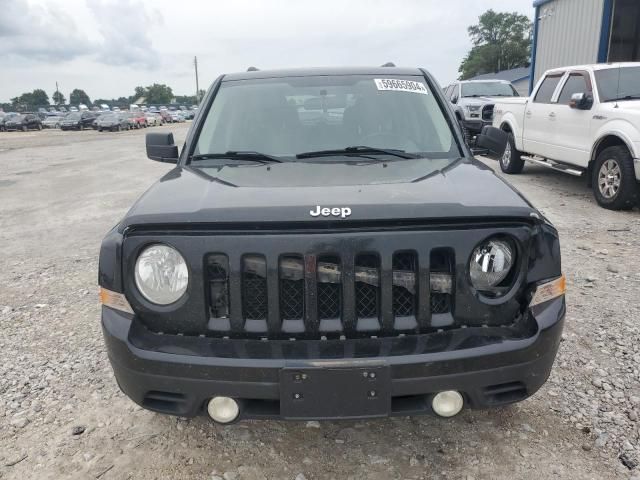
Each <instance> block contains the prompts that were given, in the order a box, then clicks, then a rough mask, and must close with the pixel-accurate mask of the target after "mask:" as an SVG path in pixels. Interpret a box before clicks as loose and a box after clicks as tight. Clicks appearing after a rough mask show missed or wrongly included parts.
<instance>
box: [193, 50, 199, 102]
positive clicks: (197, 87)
mask: <svg viewBox="0 0 640 480" xmlns="http://www.w3.org/2000/svg"><path fill="white" fill-rule="evenodd" d="M193 66H194V67H195V69H196V104H198V105H199V104H200V85H198V57H193Z"/></svg>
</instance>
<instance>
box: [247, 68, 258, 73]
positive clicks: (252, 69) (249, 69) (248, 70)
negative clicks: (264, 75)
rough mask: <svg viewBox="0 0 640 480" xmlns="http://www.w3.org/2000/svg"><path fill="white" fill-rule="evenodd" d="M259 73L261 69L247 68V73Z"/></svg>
mask: <svg viewBox="0 0 640 480" xmlns="http://www.w3.org/2000/svg"><path fill="white" fill-rule="evenodd" d="M258 71H260V69H259V68H256V67H249V68H247V72H258Z"/></svg>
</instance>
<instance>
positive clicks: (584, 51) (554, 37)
mask: <svg viewBox="0 0 640 480" xmlns="http://www.w3.org/2000/svg"><path fill="white" fill-rule="evenodd" d="M603 7H604V0H554V1H552V2H549V3H546V4H544V5H542V6H541V7H540V8H539V12H538V38H537V49H536V59H535V72H534V84H535V82H537V81H538V79H539V78H540V76H541V75H542V74H543V73H544V71H545V70H548V69H550V68H556V67H564V66H569V65H580V64H585V63H597V61H598V45H599V42H600V29H601V28H602V11H603Z"/></svg>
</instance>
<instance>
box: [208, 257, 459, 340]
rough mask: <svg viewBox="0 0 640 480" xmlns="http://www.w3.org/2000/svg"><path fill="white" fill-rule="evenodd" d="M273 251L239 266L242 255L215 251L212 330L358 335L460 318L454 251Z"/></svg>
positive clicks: (430, 326)
mask: <svg viewBox="0 0 640 480" xmlns="http://www.w3.org/2000/svg"><path fill="white" fill-rule="evenodd" d="M271 255H272V254H270V256H264V255H260V254H250V255H249V254H248V255H244V256H242V257H241V258H238V259H237V260H238V262H237V263H238V265H237V267H236V265H235V264H234V263H235V259H234V258H228V259H227V257H226V256H225V255H220V254H211V255H210V256H209V257H207V265H206V267H207V268H206V275H207V280H208V282H209V283H208V285H209V296H210V299H209V312H210V321H209V328H210V330H212V331H214V332H216V333H217V334H220V332H222V331H223V330H224V328H226V329H227V331H229V333H230V334H232V335H233V336H238V335H239V334H247V335H253V336H259V337H269V338H286V339H292V338H320V337H324V336H331V338H337V336H341V337H342V336H344V337H346V338H353V337H355V336H356V335H360V336H362V335H376V336H377V335H382V336H389V335H397V334H400V333H409V334H411V333H418V332H428V331H433V330H434V329H437V328H443V327H444V328H446V327H448V326H452V325H453V323H454V321H453V310H454V305H453V298H454V296H453V291H452V290H453V285H454V284H455V282H454V281H453V279H454V268H455V260H454V257H453V252H452V251H451V250H450V249H441V248H437V249H434V250H431V252H427V254H426V255H425V254H423V253H422V252H421V253H418V252H415V251H396V252H386V251H385V252H374V253H358V254H357V255H353V254H350V253H349V252H347V253H346V254H343V255H342V257H338V256H337V255H319V256H316V255H313V254H306V255H304V256H302V255H295V254H291V255H289V254H287V255H283V256H280V257H278V256H277V255H276V256H271ZM236 258H237V257H236ZM221 259H222V260H221ZM225 261H226V263H225ZM234 267H236V268H234ZM236 290H237V291H238V294H237V295H236V294H234V291H236ZM238 298H240V300H238ZM238 304H239V305H238ZM238 313H239V316H240V318H239V319H238V317H237V315H238ZM219 318H222V319H225V320H224V322H222V323H221V322H219V321H218V320H219ZM214 320H216V321H218V322H217V323H216V324H215V326H214ZM225 325H226V327H225Z"/></svg>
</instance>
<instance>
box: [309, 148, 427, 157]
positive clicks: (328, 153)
mask: <svg viewBox="0 0 640 480" xmlns="http://www.w3.org/2000/svg"><path fill="white" fill-rule="evenodd" d="M338 155H345V156H354V157H367V156H369V155H390V156H392V157H398V158H405V159H409V158H418V157H416V156H415V155H413V154H411V153H407V152H405V151H404V150H397V149H391V148H375V147H367V146H365V145H358V146H354V147H346V148H338V149H335V150H317V151H315V152H303V153H298V154H297V155H296V158H299V159H303V158H316V157H332V156H338Z"/></svg>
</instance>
